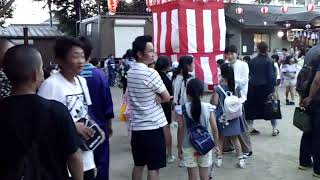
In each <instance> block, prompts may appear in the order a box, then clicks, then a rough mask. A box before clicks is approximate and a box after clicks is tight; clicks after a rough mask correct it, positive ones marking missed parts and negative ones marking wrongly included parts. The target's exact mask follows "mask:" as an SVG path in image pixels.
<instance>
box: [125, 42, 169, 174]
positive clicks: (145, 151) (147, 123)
mask: <svg viewBox="0 0 320 180" xmlns="http://www.w3.org/2000/svg"><path fill="white" fill-rule="evenodd" d="M151 42H152V38H151V37H150V36H139V37H137V38H136V39H135V41H134V42H133V43H132V50H133V52H134V56H135V58H136V60H137V62H136V63H135V64H134V65H133V66H132V67H131V69H130V70H129V71H128V87H127V88H128V99H129V104H130V110H131V113H132V116H131V118H130V122H131V129H132V139H131V146H132V155H133V159H134V164H135V166H134V168H133V172H132V179H133V180H142V173H143V168H144V166H145V165H147V167H148V180H158V179H159V169H160V168H163V167H165V166H166V145H165V139H164V134H163V130H162V128H163V127H164V126H165V125H167V121H166V117H165V114H164V112H163V110H162V107H161V103H162V102H169V101H170V98H171V97H170V95H169V93H168V91H167V89H166V87H165V85H164V84H163V82H162V80H161V77H160V75H159V74H158V72H157V71H155V70H154V69H151V68H148V64H150V63H152V62H153V61H154V59H155V54H154V51H153V45H152V43H151Z"/></svg>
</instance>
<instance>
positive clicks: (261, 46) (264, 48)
mask: <svg viewBox="0 0 320 180" xmlns="http://www.w3.org/2000/svg"><path fill="white" fill-rule="evenodd" d="M257 48H258V49H259V52H260V53H263V54H266V53H267V52H268V48H269V47H268V44H267V43H266V42H260V43H259V44H258V45H257Z"/></svg>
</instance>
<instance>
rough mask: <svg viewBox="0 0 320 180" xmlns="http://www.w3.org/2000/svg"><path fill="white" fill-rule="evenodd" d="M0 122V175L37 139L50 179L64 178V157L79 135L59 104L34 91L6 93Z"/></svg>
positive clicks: (1, 105) (0, 112) (2, 103)
mask: <svg viewBox="0 0 320 180" xmlns="http://www.w3.org/2000/svg"><path fill="white" fill-rule="evenodd" d="M0 123H1V125H0V137H1V141H0V142H1V148H0V177H1V175H3V173H5V172H8V171H9V170H12V169H13V168H15V167H17V165H18V163H19V161H21V159H22V158H23V157H24V155H25V154H26V152H27V151H28V149H30V148H31V144H32V142H33V141H34V140H35V139H37V144H38V146H39V150H38V151H39V158H40V162H41V164H42V165H43V166H44V168H45V169H46V170H47V171H48V172H49V173H50V175H51V176H52V177H54V179H57V180H65V179H68V172H67V166H66V162H67V158H68V155H70V154H72V153H74V152H76V151H77V149H78V147H79V136H78V134H77V132H76V129H75V125H74V122H73V120H72V118H71V116H70V113H69V111H68V109H67V108H66V107H65V106H64V105H63V104H61V103H59V102H57V101H53V100H46V99H44V98H42V97H40V96H38V95H21V96H12V97H8V98H5V99H3V100H2V101H0ZM0 179H1V178H0Z"/></svg>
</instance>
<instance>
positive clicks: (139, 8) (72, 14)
mask: <svg viewBox="0 0 320 180" xmlns="http://www.w3.org/2000/svg"><path fill="white" fill-rule="evenodd" d="M34 1H46V2H47V4H50V3H52V4H53V7H55V8H54V9H53V10H52V13H53V14H54V16H55V17H56V18H58V19H59V22H60V24H59V26H58V27H59V29H60V30H61V31H63V32H65V33H67V34H69V35H76V29H77V23H76V22H77V21H79V20H80V18H82V19H85V18H89V17H93V16H95V15H98V13H99V10H98V7H99V6H98V4H97V2H100V12H101V13H102V14H107V13H108V8H107V0H34ZM80 9H81V11H80ZM117 12H118V13H120V14H123V13H130V14H137V13H138V14H145V13H146V5H145V1H144V0H134V1H133V3H131V4H127V3H125V2H124V1H120V2H119V5H118V8H117Z"/></svg>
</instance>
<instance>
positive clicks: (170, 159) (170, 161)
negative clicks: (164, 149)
mask: <svg viewBox="0 0 320 180" xmlns="http://www.w3.org/2000/svg"><path fill="white" fill-rule="evenodd" d="M175 160H176V157H174V156H172V155H171V156H168V157H167V163H169V164H171V163H174V161H175Z"/></svg>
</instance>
